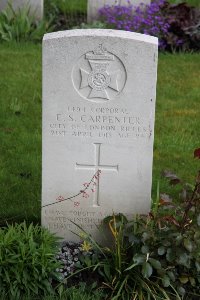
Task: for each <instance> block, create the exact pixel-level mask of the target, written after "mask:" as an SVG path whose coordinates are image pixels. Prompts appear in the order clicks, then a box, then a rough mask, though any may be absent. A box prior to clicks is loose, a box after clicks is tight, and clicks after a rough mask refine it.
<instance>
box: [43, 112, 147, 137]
mask: <svg viewBox="0 0 200 300" xmlns="http://www.w3.org/2000/svg"><path fill="white" fill-rule="evenodd" d="M150 123H151V120H148V119H146V118H141V117H139V116H135V115H133V114H132V113H129V112H128V111H127V110H126V108H122V107H121V108H115V107H114V108H102V107H100V108H94V107H88V106H87V107H85V106H79V107H74V106H72V107H70V106H68V107H67V108H66V112H64V113H57V114H55V115H54V116H53V120H52V123H50V124H49V134H50V135H52V136H69V135H70V136H74V137H92V138H93V137H100V138H120V139H121V138H125V139H130V140H132V139H135V138H136V139H138V138H149V137H151V134H152V129H151V126H150Z"/></svg>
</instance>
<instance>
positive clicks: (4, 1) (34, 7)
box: [0, 0, 44, 19]
mask: <svg viewBox="0 0 200 300" xmlns="http://www.w3.org/2000/svg"><path fill="white" fill-rule="evenodd" d="M9 2H10V1H8V0H1V1H0V11H1V10H3V9H5V8H6V7H7V5H8V3H9ZM12 5H13V8H14V9H15V10H18V9H19V8H22V7H23V6H24V5H29V6H30V12H31V14H32V15H34V16H35V17H36V19H42V18H43V5H44V3H43V0H14V1H12Z"/></svg>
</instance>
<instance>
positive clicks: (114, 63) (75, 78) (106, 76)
mask: <svg viewBox="0 0 200 300" xmlns="http://www.w3.org/2000/svg"><path fill="white" fill-rule="evenodd" d="M72 82H73V84H74V87H75V89H76V90H77V92H78V93H79V95H81V96H82V97H83V98H85V99H87V100H90V101H93V102H104V101H108V100H113V99H114V98H115V97H116V96H117V95H119V94H120V93H121V91H122V90H123V88H124V86H125V82H126V71H125V67H124V65H123V63H122V62H121V60H120V59H119V58H118V57H117V56H115V55H114V54H112V53H110V52H108V51H107V50H106V49H105V47H104V46H103V45H102V44H99V45H98V46H97V47H96V48H95V49H94V50H93V51H91V52H88V53H86V54H84V55H83V56H81V58H80V59H79V60H78V62H77V64H76V65H75V67H74V68H73V72H72Z"/></svg>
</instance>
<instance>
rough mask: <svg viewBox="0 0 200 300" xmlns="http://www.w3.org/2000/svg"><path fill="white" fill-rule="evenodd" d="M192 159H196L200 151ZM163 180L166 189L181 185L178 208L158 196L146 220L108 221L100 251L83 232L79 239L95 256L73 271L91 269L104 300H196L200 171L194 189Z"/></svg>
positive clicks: (199, 255) (199, 272) (117, 218)
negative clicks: (107, 242) (106, 241)
mask: <svg viewBox="0 0 200 300" xmlns="http://www.w3.org/2000/svg"><path fill="white" fill-rule="evenodd" d="M194 156H195V157H196V158H199V159H200V149H196V150H195V152H194ZM164 176H165V177H166V178H167V179H168V180H169V182H170V184H173V185H175V184H179V185H181V190H180V191H181V196H182V198H181V201H180V203H178V204H176V203H175V202H174V203H173V202H172V200H171V198H170V197H169V196H168V195H166V194H162V195H160V197H158V199H157V200H156V201H155V202H154V203H153V207H152V211H151V213H150V214H149V215H147V216H136V217H135V218H134V219H133V220H132V221H128V220H127V219H126V217H125V216H123V215H121V214H120V215H113V216H110V217H107V218H106V219H105V220H104V224H106V225H107V227H108V229H109V231H110V233H111V236H112V239H113V246H111V247H102V246H100V245H98V244H97V243H96V242H95V241H94V240H93V239H92V238H91V236H89V235H88V234H87V233H86V232H83V234H82V235H81V236H82V237H84V245H85V246H87V247H86V250H87V249H90V252H91V249H92V250H93V253H94V254H93V255H84V256H82V257H80V262H79V263H78V265H77V267H78V268H80V270H83V271H84V272H86V271H87V270H88V269H92V270H93V275H91V274H90V276H93V278H96V277H97V274H98V276H99V278H100V283H99V284H100V286H102V287H104V289H105V290H107V297H108V298H106V299H113V300H114V299H115V300H116V299H120V300H121V299H124V300H125V299H126V300H129V299H130V300H131V299H135V300H146V299H149V300H150V299H163V300H173V299H174V300H175V299H176V300H177V299H193V300H195V299H196V300H197V299H199V297H200V252H199V249H200V171H199V173H198V175H197V178H196V182H195V185H194V186H192V185H189V184H187V183H184V182H183V181H182V180H181V179H179V178H178V176H176V175H175V174H173V173H172V172H169V171H165V172H164ZM78 272H79V271H78ZM90 273H91V272H90Z"/></svg>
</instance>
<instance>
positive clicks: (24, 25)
mask: <svg viewBox="0 0 200 300" xmlns="http://www.w3.org/2000/svg"><path fill="white" fill-rule="evenodd" d="M50 23H51V22H47V21H45V20H43V21H36V20H35V18H34V16H32V15H31V14H30V8H29V6H24V7H23V8H21V9H19V10H17V11H16V12H15V11H14V9H13V7H12V5H11V4H8V7H7V9H6V10H4V11H2V12H1V13H0V42H1V41H16V42H22V41H34V42H37V41H41V39H42V37H43V35H44V34H45V33H46V32H47V31H49V30H50V29H52V28H50Z"/></svg>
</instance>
